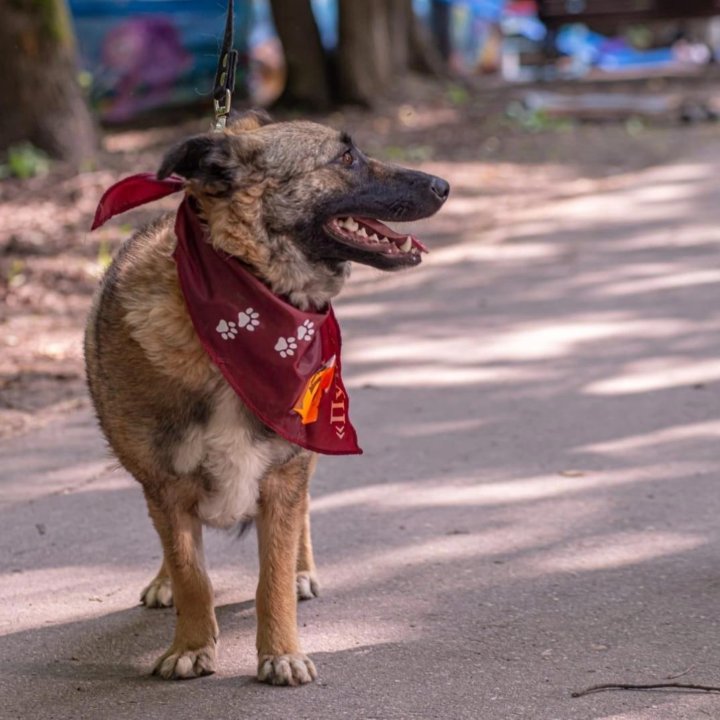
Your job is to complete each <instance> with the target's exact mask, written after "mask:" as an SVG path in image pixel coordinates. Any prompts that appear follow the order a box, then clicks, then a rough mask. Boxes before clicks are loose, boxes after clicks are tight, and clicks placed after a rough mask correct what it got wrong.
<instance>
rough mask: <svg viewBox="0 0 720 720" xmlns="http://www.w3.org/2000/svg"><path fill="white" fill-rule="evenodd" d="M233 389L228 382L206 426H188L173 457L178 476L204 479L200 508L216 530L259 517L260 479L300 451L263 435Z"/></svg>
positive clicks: (280, 439)
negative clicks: (188, 475) (193, 476)
mask: <svg viewBox="0 0 720 720" xmlns="http://www.w3.org/2000/svg"><path fill="white" fill-rule="evenodd" d="M260 428H261V426H260V425H259V423H257V421H255V419H254V418H252V417H251V416H250V413H249V411H248V410H247V408H246V407H245V406H244V405H243V404H242V402H241V401H240V400H239V398H238V397H237V395H236V394H235V393H234V391H233V390H232V388H230V387H229V386H228V385H227V384H225V383H223V385H222V386H221V387H220V389H219V390H218V391H217V392H216V393H215V395H214V397H213V408H212V410H211V414H210V416H209V419H208V421H207V423H206V424H202V425H201V424H194V425H191V426H190V427H188V428H187V430H186V431H185V433H184V436H183V437H182V439H181V440H180V441H179V443H178V444H177V446H176V448H175V450H174V453H173V465H174V468H173V469H174V470H175V472H177V473H179V474H199V475H200V476H202V478H203V490H202V492H201V495H200V498H199V501H198V505H197V510H198V516H199V517H200V519H201V520H202V521H203V522H204V523H206V524H207V525H210V526H212V527H219V528H227V527H231V526H233V525H235V524H237V523H238V522H240V521H242V520H246V519H248V518H251V517H253V516H254V515H255V511H256V506H257V500H258V494H259V488H260V481H261V479H262V477H263V476H264V475H265V474H266V473H267V472H268V471H269V470H270V469H272V467H273V466H276V465H279V464H283V463H285V462H287V460H289V459H290V457H292V456H293V455H294V454H296V452H297V450H298V449H297V448H295V446H293V445H292V444H291V443H289V442H287V441H286V440H283V439H282V438H280V437H278V436H276V435H264V434H263V433H262V431H261V430H260Z"/></svg>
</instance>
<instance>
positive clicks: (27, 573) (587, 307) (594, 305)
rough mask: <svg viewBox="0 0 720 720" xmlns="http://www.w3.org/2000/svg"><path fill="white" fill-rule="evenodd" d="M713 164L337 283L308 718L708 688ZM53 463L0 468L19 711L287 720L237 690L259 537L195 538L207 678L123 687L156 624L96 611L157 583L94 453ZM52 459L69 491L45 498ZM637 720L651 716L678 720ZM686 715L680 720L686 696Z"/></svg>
mask: <svg viewBox="0 0 720 720" xmlns="http://www.w3.org/2000/svg"><path fill="white" fill-rule="evenodd" d="M716 151H717V148H716V147H713V148H712V153H710V152H708V157H707V158H705V159H697V160H694V161H692V162H687V163H684V164H676V165H672V166H668V167H666V168H662V169H658V170H655V171H651V172H648V173H640V174H637V175H634V176H627V177H626V178H624V180H623V182H622V183H619V184H618V185H617V186H615V187H606V188H604V189H602V190H601V191H599V192H596V193H593V194H586V193H577V194H573V193H570V194H568V196H567V197H565V198H563V199H559V200H557V201H556V202H554V203H552V204H548V205H541V206H535V207H529V208H525V209H522V208H518V209H517V212H516V215H515V216H514V217H513V218H512V220H507V221H506V222H504V223H503V224H502V225H499V226H497V227H494V228H492V229H489V230H486V232H485V233H484V234H483V236H482V240H483V242H478V239H479V238H478V233H477V232H476V230H474V229H473V227H472V222H471V221H472V218H473V215H472V213H471V209H470V206H468V205H464V204H463V203H464V198H462V197H460V198H459V199H458V200H457V201H455V203H456V204H455V205H454V206H453V204H452V203H451V204H449V206H448V214H447V217H446V219H445V220H442V221H441V219H440V218H439V219H438V225H436V228H438V233H443V232H445V233H446V234H447V235H446V237H445V239H444V240H443V239H441V242H440V243H438V246H437V247H436V248H435V252H433V253H432V254H431V256H430V257H429V258H427V260H426V262H425V263H424V265H423V266H422V268H420V269H419V270H417V271H416V272H414V273H408V274H402V275H394V276H387V275H382V274H378V273H374V272H371V271H368V270H363V269H361V270H360V271H359V272H357V273H356V277H355V278H354V280H353V282H352V284H351V286H350V288H349V289H348V292H347V293H346V295H345V296H344V299H342V300H341V301H340V303H338V314H339V315H340V316H341V318H342V319H343V328H344V333H345V338H346V342H345V348H346V356H345V368H346V373H347V378H346V379H347V383H348V385H349V387H350V388H351V392H352V412H353V416H354V420H355V423H356V425H357V426H358V428H359V430H360V436H361V440H362V442H363V444H364V446H365V449H366V456H365V457H363V458H332V459H330V458H327V459H324V460H323V462H322V463H321V467H320V470H319V472H318V477H317V478H316V480H315V482H314V491H313V492H314V501H313V502H314V505H313V518H314V528H315V537H316V546H317V554H318V559H319V562H320V565H321V578H322V580H323V582H324V585H323V587H324V589H325V592H324V594H323V596H321V598H320V599H319V600H317V601H314V602H313V603H309V604H303V605H302V606H301V611H300V619H301V625H302V628H301V632H302V635H303V636H304V637H305V644H306V647H307V648H308V649H309V650H310V651H311V652H313V653H314V655H315V658H316V660H317V661H318V665H319V668H320V672H321V677H322V678H324V680H323V683H324V684H319V685H317V686H315V687H314V688H311V689H306V690H303V691H302V692H303V693H304V695H303V703H304V704H305V707H306V709H307V711H308V712H313V711H314V712H323V711H324V712H325V715H324V716H340V715H339V713H336V714H334V715H333V714H332V712H331V713H330V714H328V712H327V708H328V707H333V708H338V707H343V708H344V709H345V710H347V712H350V713H351V714H352V713H355V714H354V716H355V717H372V716H378V717H414V716H417V717H436V716H437V717H439V716H441V715H442V713H443V712H444V711H445V709H446V708H447V707H448V706H449V705H450V704H451V703H452V702H457V698H458V697H460V698H462V708H463V709H462V710H461V711H459V712H457V713H455V714H452V715H451V716H453V717H490V716H492V717H503V718H504V717H513V716H516V717H532V718H534V719H535V720H538V719H539V718H545V717H547V718H551V717H558V716H562V717H564V718H571V717H577V718H587V717H590V716H592V717H605V716H607V717H610V716H611V715H612V717H617V718H620V717H627V718H631V717H632V718H639V717H645V715H635V714H627V715H625V714H618V713H621V712H622V713H624V712H625V710H626V709H627V708H630V709H633V708H634V709H635V710H638V712H639V711H640V710H641V709H642V708H646V707H648V703H649V702H650V701H648V700H647V699H644V698H642V697H640V698H638V697H633V698H631V699H627V698H623V699H622V700H617V699H615V698H613V697H612V696H593V697H592V698H587V699H584V700H576V701H570V700H569V698H568V697H567V696H568V691H569V690H570V689H575V688H577V686H578V685H580V686H582V685H590V684H593V683H595V682H600V681H604V680H617V679H621V680H634V681H650V680H657V679H658V678H660V679H662V678H663V677H665V676H667V675H671V674H673V673H679V672H683V671H684V670H686V669H688V668H692V669H693V672H694V677H693V679H695V680H697V681H703V680H705V681H708V680H709V679H710V680H711V679H712V671H713V668H714V667H715V666H716V665H717V661H718V658H717V652H716V648H717V646H718V643H719V642H720V626H719V625H718V622H717V619H716V613H715V612H714V608H715V607H716V605H717V596H718V593H719V592H720V574H719V573H718V562H717V560H716V557H717V548H718V541H719V540H720V538H719V537H718V535H719V533H720V530H719V529H718V525H717V523H716V518H717V516H718V514H720V499H719V498H718V495H717V492H715V490H714V487H715V483H716V480H715V478H716V475H717V472H718V461H717V437H718V433H719V431H720V417H718V407H719V404H718V399H719V397H718V396H719V395H720V383H719V382H718V381H719V380H720V361H718V356H719V355H720V339H719V338H720V332H718V331H719V330H720V310H719V309H718V305H717V297H718V289H719V288H718V285H719V284H720V273H718V271H717V270H716V268H717V267H718V259H719V255H720V250H718V246H717V244H716V236H717V232H716V229H715V228H716V227H717V226H718V224H719V221H720V217H718V210H717V204H716V201H715V198H714V190H713V177H714V163H713V160H714V155H713V153H715V152H716ZM442 223H446V226H445V227H443V224H442ZM451 236H453V237H454V240H451V239H450V238H451ZM430 244H432V243H430ZM85 427H86V426H85ZM48 442H49V443H50V444H49V445H46V446H45V448H44V449H45V451H46V453H47V452H49V454H50V458H48V455H47V454H45V455H43V454H42V453H41V452H40V449H38V452H39V454H38V455H37V456H34V455H32V454H31V453H30V448H27V450H28V453H27V454H23V453H22V452H20V453H15V455H14V457H15V471H14V473H13V474H12V475H11V476H9V480H10V481H11V482H9V485H8V486H7V487H8V491H9V492H10V498H9V499H10V500H11V501H12V500H13V498H16V497H17V498H19V497H21V496H22V487H23V482H27V483H30V484H31V486H32V488H33V490H34V493H33V494H32V497H33V498H34V501H33V502H32V503H31V504H27V503H22V502H14V501H13V502H10V503H8V504H6V505H5V506H4V507H3V508H0V522H2V525H3V528H4V530H3V534H2V539H3V545H4V546H5V549H6V550H7V554H5V553H4V554H3V561H4V567H3V569H2V576H1V580H0V585H2V586H4V588H5V590H4V594H5V598H6V603H7V606H8V607H13V608H16V610H17V613H18V615H17V617H16V618H14V619H13V620H12V621H10V620H9V619H8V620H6V627H7V628H8V629H7V631H5V634H4V637H3V639H2V641H1V642H2V644H3V646H4V648H5V651H4V652H3V653H1V654H2V655H3V656H4V657H5V658H6V659H7V661H8V664H9V670H8V671H6V673H9V674H6V679H7V678H10V679H11V681H12V682H14V683H17V686H18V687H29V684H32V686H33V688H34V689H33V693H34V694H33V698H34V699H32V700H29V699H28V698H29V697H30V696H29V695H28V693H25V692H23V693H21V696H19V697H22V702H23V703H24V704H25V705H26V707H28V708H32V707H36V708H41V707H42V706H43V704H44V703H46V702H48V701H49V698H51V697H58V698H59V699H58V700H55V701H54V702H55V704H56V707H59V708H60V709H61V710H63V709H64V710H65V711H66V713H65V714H66V716H70V715H71V714H72V709H73V708H76V707H77V706H78V701H77V696H76V693H79V692H84V691H85V690H88V689H92V691H93V697H94V698H95V700H93V701H92V703H95V705H93V704H92V703H91V704H90V705H89V706H88V707H89V708H92V707H96V706H100V704H101V703H117V706H118V708H119V711H118V712H119V714H118V715H117V716H118V717H124V716H126V715H127V716H131V715H132V712H133V709H134V708H136V707H137V704H138V703H140V702H150V703H167V704H168V705H169V706H171V707H172V708H173V709H174V711H175V712H179V713H180V715H181V716H182V713H183V712H184V710H185V709H186V708H185V704H186V703H187V702H188V698H191V697H192V698H193V702H196V703H203V704H204V706H207V707H210V708H211V709H212V708H222V707H223V706H227V704H228V703H229V702H231V703H241V704H242V706H243V707H245V708H246V709H248V708H249V711H250V712H251V714H252V712H260V710H261V709H263V711H267V712H270V713H273V712H276V713H277V716H278V717H282V716H283V714H282V713H283V712H287V709H288V708H290V707H291V706H292V705H293V703H294V702H295V700H294V699H292V697H291V696H287V695H282V694H277V693H273V692H272V691H271V690H269V689H267V688H263V687H260V686H258V685H256V684H254V683H253V682H252V681H251V680H250V676H251V673H252V672H253V651H252V646H253V633H254V612H253V608H252V604H251V602H250V598H252V595H253V585H254V573H255V562H256V561H255V559H254V541H252V540H248V541H244V542H243V543H241V544H237V543H236V542H234V541H231V540H229V539H227V538H225V537H224V536H221V535H220V536H219V535H213V536H212V537H211V539H210V552H209V555H210V558H211V565H213V566H214V567H215V568H216V570H215V571H214V573H213V576H214V577H215V580H216V588H217V591H218V604H219V606H220V608H219V619H220V625H221V631H222V633H223V649H222V652H223V656H222V657H223V660H222V663H221V669H220V674H219V676H218V677H215V678H212V679H208V680H205V681H199V682H198V683H193V684H192V688H193V690H192V691H190V690H188V689H187V688H188V687H190V685H187V684H183V685H181V686H177V685H174V686H168V685H165V684H162V683H157V682H152V681H150V680H145V679H140V678H139V673H140V672H141V671H142V670H144V669H145V668H147V667H149V665H150V663H151V661H152V658H153V656H154V655H156V654H157V653H159V652H160V651H161V650H162V649H163V646H164V645H165V644H166V643H167V642H168V641H169V638H170V634H171V625H172V613H171V612H149V611H144V610H142V609H141V608H137V607H136V608H132V609H127V610H118V611H117V612H115V611H112V612H108V611H106V610H104V607H108V609H110V608H117V607H123V606H125V607H126V606H128V605H130V604H132V602H135V598H136V595H137V592H138V591H139V589H140V587H141V586H142V584H143V582H144V581H145V580H146V579H147V578H149V577H150V575H151V573H152V571H153V570H154V565H155V564H156V563H157V562H158V561H159V552H158V548H157V545H156V541H155V539H154V537H153V534H152V531H151V529H150V527H149V523H148V521H147V520H146V518H145V517H144V510H143V506H142V500H141V497H140V493H139V490H138V489H137V488H136V487H135V486H134V485H133V484H132V483H131V481H130V480H129V479H127V478H126V476H125V475H124V474H122V473H116V474H108V473H107V469H106V465H107V460H106V459H105V456H104V454H103V451H102V448H101V447H100V444H99V441H92V442H93V443H94V445H93V447H95V448H96V449H95V450H93V451H92V452H90V453H89V455H88V456H84V457H83V459H82V461H81V462H78V461H77V460H76V461H75V462H76V464H75V465H73V464H72V463H70V462H68V463H67V467H66V466H65V465H63V462H64V461H63V460H62V458H63V455H62V449H63V446H64V447H65V449H66V450H67V452H68V457H69V456H70V455H74V456H77V455H80V454H81V453H79V452H78V449H77V447H75V449H74V450H73V443H75V445H77V444H78V443H79V444H80V445H83V446H84V445H85V444H87V443H88V438H87V437H86V436H85V435H83V431H82V429H81V427H80V428H77V429H76V430H75V431H73V432H70V433H69V434H68V435H67V437H66V438H65V442H64V443H63V439H62V438H56V440H55V445H53V444H52V443H51V442H50V440H48ZM22 457H24V458H25V460H23V462H24V463H25V464H24V465H22V466H20V465H19V464H18V463H20V460H21V458H22ZM54 460H55V461H56V466H57V465H58V464H59V465H60V466H63V467H66V469H69V470H70V472H73V468H74V472H76V473H77V474H78V475H80V476H85V477H89V478H90V480H91V481H90V482H88V483H86V484H83V483H80V484H79V485H77V486H75V487H72V484H70V485H69V486H68V475H67V473H66V474H61V475H60V476H58V477H56V478H55V482H56V484H55V485H52V486H51V487H50V488H45V489H43V487H42V484H41V481H42V478H43V477H44V476H46V475H48V473H50V474H52V471H51V469H50V468H51V467H52V466H53V464H54ZM7 467H9V465H8V466H7ZM61 487H64V488H66V491H65V492H61V493H60V494H57V493H58V488H61ZM68 487H70V488H71V489H70V490H69V491H68V490H67V488H68ZM35 490H36V492H35ZM53 493H55V494H53ZM98 518H101V519H102V522H99V521H98ZM103 603H104V604H105V605H104V606H103ZM33 606H35V608H36V609H34V610H33V609H32V607H33ZM38 606H39V607H40V608H41V609H40V610H38V609H37V607H38ZM81 608H85V609H84V610H83V609H81ZM44 618H47V619H44ZM48 622H49V623H50V625H49V626H47V625H46V623H48ZM10 628H12V629H10ZM458 667H461V668H462V672H461V673H459V672H458V671H457V668H458ZM368 683H370V684H372V687H373V692H372V693H371V694H368V693H367V692H366V686H367V684H368ZM398 683H400V684H402V687H403V688H404V690H403V693H400V694H399V693H398V690H397V685H398ZM74 686H78V687H80V688H81V689H80V690H75V689H73V687H74ZM430 686H432V691H431V692H428V688H429V687H430ZM191 692H192V694H190V693H191ZM268 702H269V703H271V709H270V710H268V709H267V708H266V707H265V704H266V703H268ZM652 702H653V703H656V704H657V705H658V707H659V708H660V709H656V710H655V711H653V712H656V713H657V714H656V715H653V717H665V716H664V715H662V712H664V711H663V710H662V709H661V708H662V706H663V705H667V708H670V709H669V710H667V712H671V710H672V708H674V707H676V706H675V705H674V703H676V702H678V701H677V700H675V699H673V698H671V697H665V696H664V697H659V696H654V697H653V699H652ZM682 702H683V703H688V704H683V706H682V707H683V708H684V710H683V712H685V716H690V715H691V714H692V713H693V712H700V711H701V710H702V708H704V707H705V706H704V705H703V703H706V702H708V701H707V700H703V699H683V700H682ZM28 703H30V704H29V705H28ZM58 703H59V704H58ZM538 703H539V707H540V709H538ZM232 706H234V705H232ZM494 707H498V708H502V709H501V710H498V711H497V712H496V713H494V714H493V711H492V708H494ZM588 708H592V711H589V710H588ZM323 709H324V710H323ZM488 709H490V710H488ZM488 712H489V713H490V714H489V715H487V714H486V715H482V714H478V713H488ZM589 712H592V715H590V714H589ZM628 712H630V710H628ZM463 713H464V714H463ZM688 713H690V714H688ZM269 716H271V717H272V716H273V715H272V714H270V715H269ZM445 716H447V715H445ZM648 717H649V716H648ZM668 717H670V715H668Z"/></svg>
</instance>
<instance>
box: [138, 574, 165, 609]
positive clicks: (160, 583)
mask: <svg viewBox="0 0 720 720" xmlns="http://www.w3.org/2000/svg"><path fill="white" fill-rule="evenodd" d="M140 602H141V603H142V604H143V605H144V606H145V607H149V608H166V607H171V606H172V604H173V594H172V585H171V584H170V578H169V577H156V578H155V579H154V580H153V581H152V582H151V583H150V584H149V585H148V586H147V587H146V588H145V589H144V590H143V591H142V592H141V593H140Z"/></svg>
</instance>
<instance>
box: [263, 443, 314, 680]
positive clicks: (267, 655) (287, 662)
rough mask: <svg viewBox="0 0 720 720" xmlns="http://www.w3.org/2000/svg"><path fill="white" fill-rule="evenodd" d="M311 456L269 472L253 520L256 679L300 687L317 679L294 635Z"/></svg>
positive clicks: (311, 664)
mask: <svg viewBox="0 0 720 720" xmlns="http://www.w3.org/2000/svg"><path fill="white" fill-rule="evenodd" d="M309 471H310V457H309V456H308V454H307V453H303V454H301V455H299V456H298V457H296V458H294V459H293V460H291V461H290V462H288V463H287V464H285V465H284V466H283V467H281V468H280V469H278V470H275V471H273V472H272V473H270V474H268V475H267V476H266V477H265V478H264V479H263V482H262V485H261V488H260V502H259V509H258V514H257V518H256V526H257V533H258V549H259V553H260V580H259V582H258V588H257V595H256V600H255V607H256V610H257V621H258V628H257V650H258V680H261V681H263V682H269V683H272V684H273V685H299V684H303V683H308V682H311V681H312V680H314V679H315V678H316V677H317V673H316V671H315V666H314V665H313V663H312V661H311V660H310V658H308V657H307V655H305V654H304V653H303V652H301V650H300V643H299V641H298V632H297V595H296V568H297V560H298V538H299V537H300V533H301V530H302V527H303V523H304V521H305V510H306V498H307V486H308V481H309V474H310V472H309Z"/></svg>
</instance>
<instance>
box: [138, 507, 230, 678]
mask: <svg viewBox="0 0 720 720" xmlns="http://www.w3.org/2000/svg"><path fill="white" fill-rule="evenodd" d="M148 509H149V511H150V517H151V518H152V520H153V523H154V525H155V528H156V529H157V531H158V534H159V535H160V540H161V542H162V545H163V550H164V553H165V560H164V565H165V567H166V569H167V571H168V572H169V574H170V579H171V582H172V595H173V600H174V602H175V608H176V610H177V622H176V625H175V638H174V640H173V643H172V645H171V646H170V648H169V649H168V650H167V652H165V653H164V654H163V655H161V656H160V658H159V659H158V661H157V662H156V663H155V667H154V669H153V673H154V674H156V675H160V676H161V677H163V678H165V679H166V680H170V679H185V678H192V677H198V676H200V675H210V674H212V673H214V672H215V651H216V647H217V638H218V626H217V622H216V620H215V609H214V607H213V592H212V586H211V585H210V579H209V578H208V575H207V572H206V571H205V557H204V554H203V544H202V525H201V523H200V520H199V519H198V518H197V516H195V515H193V514H191V513H189V512H186V511H182V510H177V509H172V510H168V509H164V508H161V507H160V506H159V505H156V504H155V503H153V502H152V501H150V499H148Z"/></svg>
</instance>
